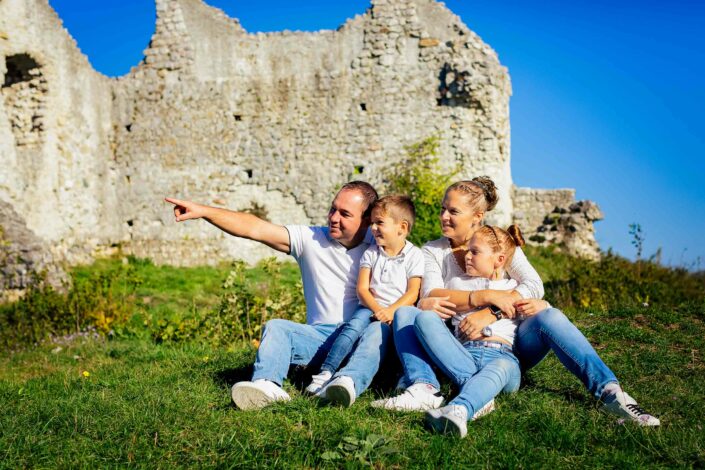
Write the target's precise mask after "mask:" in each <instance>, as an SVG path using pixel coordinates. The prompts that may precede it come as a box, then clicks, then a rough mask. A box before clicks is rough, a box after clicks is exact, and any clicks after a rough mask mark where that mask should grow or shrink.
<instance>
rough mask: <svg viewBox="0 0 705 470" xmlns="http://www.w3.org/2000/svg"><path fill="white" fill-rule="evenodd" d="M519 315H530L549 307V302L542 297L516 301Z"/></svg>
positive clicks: (515, 304)
mask: <svg viewBox="0 0 705 470" xmlns="http://www.w3.org/2000/svg"><path fill="white" fill-rule="evenodd" d="M514 308H516V311H517V313H518V314H519V315H523V316H525V317H530V316H532V315H536V314H537V313H539V312H541V311H543V310H546V309H547V308H548V302H546V301H545V300H541V299H521V300H517V301H516V302H514Z"/></svg>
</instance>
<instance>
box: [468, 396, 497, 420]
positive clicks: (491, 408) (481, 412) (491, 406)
mask: <svg viewBox="0 0 705 470" xmlns="http://www.w3.org/2000/svg"><path fill="white" fill-rule="evenodd" d="M487 405H489V406H487ZM487 405H485V406H483V407H482V408H480V410H479V411H478V412H477V413H475V414H474V415H472V420H473V421H474V420H476V419H480V418H482V417H483V416H487V415H488V414H490V413H492V412H493V411H494V410H495V405H494V400H492V401H491V402H489V403H487Z"/></svg>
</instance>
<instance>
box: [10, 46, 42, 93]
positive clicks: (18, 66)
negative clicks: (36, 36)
mask: <svg viewBox="0 0 705 470" xmlns="http://www.w3.org/2000/svg"><path fill="white" fill-rule="evenodd" d="M5 68H6V69H7V73H5V81H4V83H3V85H2V86H3V87H10V86H12V85H14V84H15V83H20V82H28V81H30V80H32V79H33V78H34V77H36V76H39V75H41V71H40V70H39V64H38V63H37V61H35V60H34V59H33V58H32V57H30V56H29V54H15V55H11V56H7V57H6V58H5Z"/></svg>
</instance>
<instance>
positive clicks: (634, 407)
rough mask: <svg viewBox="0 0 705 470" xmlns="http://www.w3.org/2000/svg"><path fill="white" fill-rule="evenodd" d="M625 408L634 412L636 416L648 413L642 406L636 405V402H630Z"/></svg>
mask: <svg viewBox="0 0 705 470" xmlns="http://www.w3.org/2000/svg"><path fill="white" fill-rule="evenodd" d="M627 409H628V410H629V411H631V412H632V413H634V414H636V415H637V416H641V415H648V414H649V413H647V412H646V410H644V409H643V408H642V407H640V406H639V405H637V404H636V403H630V404H628V405H627Z"/></svg>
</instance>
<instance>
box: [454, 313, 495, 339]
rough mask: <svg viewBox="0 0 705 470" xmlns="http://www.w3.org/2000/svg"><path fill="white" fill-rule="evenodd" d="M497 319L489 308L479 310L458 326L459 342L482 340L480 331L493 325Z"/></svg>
mask: <svg viewBox="0 0 705 470" xmlns="http://www.w3.org/2000/svg"><path fill="white" fill-rule="evenodd" d="M496 320H497V319H496V318H495V316H494V315H492V312H490V309H489V308H486V309H484V310H480V311H479V312H476V313H473V314H472V315H468V316H467V317H465V318H463V319H462V320H461V321H460V324H459V325H458V331H459V332H460V339H461V341H469V340H481V339H484V336H483V335H482V329H483V328H484V327H486V326H488V325H491V324H492V323H494V322H495V321H496Z"/></svg>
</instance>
